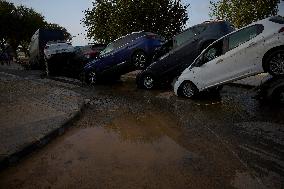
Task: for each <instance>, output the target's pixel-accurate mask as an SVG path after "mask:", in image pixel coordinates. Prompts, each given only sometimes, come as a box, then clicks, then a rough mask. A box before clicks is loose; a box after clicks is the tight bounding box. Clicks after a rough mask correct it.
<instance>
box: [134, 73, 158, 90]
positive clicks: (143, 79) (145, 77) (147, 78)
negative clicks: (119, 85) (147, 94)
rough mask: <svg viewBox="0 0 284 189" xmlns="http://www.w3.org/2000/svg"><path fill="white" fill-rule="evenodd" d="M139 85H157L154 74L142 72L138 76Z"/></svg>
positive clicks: (146, 87) (151, 86) (142, 87)
mask: <svg viewBox="0 0 284 189" xmlns="http://www.w3.org/2000/svg"><path fill="white" fill-rule="evenodd" d="M137 86H138V88H140V89H148V90H150V89H153V88H154V87H155V79H154V77H153V75H152V74H142V75H139V76H138V79H137Z"/></svg>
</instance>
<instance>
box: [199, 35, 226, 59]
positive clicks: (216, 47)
mask: <svg viewBox="0 0 284 189" xmlns="http://www.w3.org/2000/svg"><path fill="white" fill-rule="evenodd" d="M222 54H223V40H220V41H217V42H216V43H214V44H212V45H211V46H209V47H208V48H207V49H206V50H205V51H204V53H203V59H202V62H203V64H204V63H206V62H209V61H211V60H213V59H215V58H217V57H219V56H221V55H222Z"/></svg>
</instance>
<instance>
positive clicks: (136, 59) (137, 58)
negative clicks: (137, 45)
mask: <svg viewBox="0 0 284 189" xmlns="http://www.w3.org/2000/svg"><path fill="white" fill-rule="evenodd" d="M147 59H148V58H147V55H146V54H145V53H144V52H143V51H136V52H134V53H133V55H132V58H131V61H132V64H133V65H134V66H135V68H136V69H141V70H143V69H145V68H146V66H147Z"/></svg>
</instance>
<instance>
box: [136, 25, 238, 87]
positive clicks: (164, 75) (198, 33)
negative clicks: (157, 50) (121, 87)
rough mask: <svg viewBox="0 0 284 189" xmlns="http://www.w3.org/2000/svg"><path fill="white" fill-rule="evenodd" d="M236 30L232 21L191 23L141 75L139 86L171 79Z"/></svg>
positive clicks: (153, 84) (137, 80)
mask: <svg viewBox="0 0 284 189" xmlns="http://www.w3.org/2000/svg"><path fill="white" fill-rule="evenodd" d="M232 31H234V27H233V26H232V25H231V24H230V23H229V22H226V21H212V22H204V23H202V24H199V25H196V26H193V27H190V28H188V29H187V30H185V31H184V32H182V33H180V34H178V35H176V36H174V37H173V39H172V44H173V46H172V48H171V50H170V51H169V52H167V53H166V54H165V55H164V56H162V57H160V58H159V59H158V60H157V61H156V62H154V63H153V64H151V65H150V66H149V67H147V68H146V69H145V70H144V71H142V72H141V73H139V74H138V75H137V78H136V82H137V86H138V87H139V88H145V89H152V88H154V87H155V86H158V85H161V84H167V83H171V82H172V81H173V79H174V78H175V77H177V76H179V75H180V74H181V72H182V71H183V70H184V69H185V68H186V67H188V66H189V65H190V64H191V63H192V62H193V61H194V59H195V58H196V57H197V56H198V55H199V54H200V53H201V52H202V50H203V49H205V48H206V47H207V46H208V45H209V44H211V43H212V42H213V41H215V40H216V39H218V38H220V37H222V36H224V35H226V34H228V33H230V32H232ZM168 49H170V48H168Z"/></svg>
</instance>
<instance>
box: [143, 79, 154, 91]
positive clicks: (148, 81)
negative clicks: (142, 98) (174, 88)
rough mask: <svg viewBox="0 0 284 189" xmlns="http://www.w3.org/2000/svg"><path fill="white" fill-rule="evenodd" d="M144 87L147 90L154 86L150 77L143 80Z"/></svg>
mask: <svg viewBox="0 0 284 189" xmlns="http://www.w3.org/2000/svg"><path fill="white" fill-rule="evenodd" d="M144 86H145V87H146V88H147V89H151V88H152V87H153V86H154V79H153V78H152V77H151V76H146V77H145V78H144Z"/></svg>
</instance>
